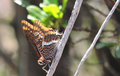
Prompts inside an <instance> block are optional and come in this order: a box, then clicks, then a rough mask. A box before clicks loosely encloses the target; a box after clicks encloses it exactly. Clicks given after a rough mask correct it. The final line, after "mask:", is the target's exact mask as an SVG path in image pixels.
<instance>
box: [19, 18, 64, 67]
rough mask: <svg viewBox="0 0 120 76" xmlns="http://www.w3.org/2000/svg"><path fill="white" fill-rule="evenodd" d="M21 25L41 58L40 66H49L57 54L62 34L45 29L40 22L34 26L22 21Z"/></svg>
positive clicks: (36, 22) (35, 22)
mask: <svg viewBox="0 0 120 76" xmlns="http://www.w3.org/2000/svg"><path fill="white" fill-rule="evenodd" d="M21 25H22V29H23V32H24V35H25V36H26V38H27V40H28V42H29V44H30V45H31V47H32V48H33V50H34V52H35V53H36V55H37V56H38V57H39V60H38V64H39V65H45V64H49V63H50V62H51V61H52V59H53V58H54V56H55V54H56V50H57V46H58V44H59V41H60V39H61V38H62V34H60V33H58V31H56V30H53V29H52V28H47V27H45V26H44V25H42V24H41V23H40V21H38V20H35V21H34V23H33V25H32V24H30V23H28V22H27V21H25V20H22V22H21Z"/></svg>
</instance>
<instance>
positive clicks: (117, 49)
mask: <svg viewBox="0 0 120 76" xmlns="http://www.w3.org/2000/svg"><path fill="white" fill-rule="evenodd" d="M115 55H116V56H117V57H118V58H120V45H118V46H117V48H116V52H115Z"/></svg>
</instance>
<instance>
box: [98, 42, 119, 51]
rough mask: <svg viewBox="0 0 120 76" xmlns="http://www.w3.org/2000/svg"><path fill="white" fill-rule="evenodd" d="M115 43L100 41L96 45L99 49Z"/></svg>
mask: <svg viewBox="0 0 120 76" xmlns="http://www.w3.org/2000/svg"><path fill="white" fill-rule="evenodd" d="M116 44H117V43H105V42H100V43H98V44H97V45H96V48H97V49H101V48H103V47H113V46H115V45H116Z"/></svg>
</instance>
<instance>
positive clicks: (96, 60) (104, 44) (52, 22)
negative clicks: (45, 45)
mask: <svg viewBox="0 0 120 76" xmlns="http://www.w3.org/2000/svg"><path fill="white" fill-rule="evenodd" d="M16 1H17V0H16ZM44 1H48V0H44ZM44 1H43V3H42V0H26V1H23V2H22V3H23V4H19V5H18V4H16V3H15V2H12V1H10V0H0V76H18V75H19V76H45V75H46V73H45V72H44V71H43V70H42V66H40V65H38V64H37V59H38V58H37V56H36V55H35V54H34V52H33V50H32V48H31V47H30V45H29V44H28V42H27V40H26V38H25V36H24V35H23V31H22V28H21V20H23V19H24V20H27V21H29V22H30V23H31V24H32V22H33V21H34V20H36V19H38V20H40V21H41V22H42V23H43V24H44V25H45V26H47V27H52V28H55V29H59V31H60V32H64V29H65V27H66V24H67V20H68V19H69V17H70V15H71V10H72V9H73V5H74V2H75V0H68V2H67V0H58V2H55V5H54V8H55V9H56V10H53V9H51V10H49V9H50V8H51V7H53V5H51V3H52V2H51V3H48V4H50V5H49V6H47V5H48V4H47V3H45V2H44ZM53 1H57V0H53ZM63 1H65V2H63ZM66 2H67V5H66ZM40 4H41V7H42V8H41V7H39V6H40ZM113 4H114V3H113V2H112V1H111V0H84V3H83V5H82V8H81V10H80V13H79V16H78V18H77V20H76V23H75V25H74V28H73V31H72V32H71V35H70V37H69V40H68V42H67V44H66V46H65V49H64V52H63V55H62V58H61V60H60V63H59V65H58V67H57V70H56V72H55V74H54V76H73V75H74V73H75V71H76V68H77V66H78V63H79V61H80V60H81V57H82V56H83V55H84V53H85V52H86V50H87V49H88V47H89V46H90V44H91V42H92V40H93V39H94V36H95V35H96V33H97V32H98V30H99V28H100V26H101V24H102V22H103V21H104V19H105V17H106V15H107V14H108V12H109V10H110V9H111V8H112V6H113ZM29 5H32V6H29ZM43 7H44V8H43ZM119 16H120V12H119V7H118V8H117V10H116V11H115V13H114V15H113V17H112V18H111V20H110V21H109V22H108V23H107V25H106V27H105V28H104V31H103V32H102V34H101V36H100V38H99V40H98V42H97V44H96V46H95V47H94V49H93V51H92V52H91V53H90V54H89V56H88V59H87V60H86V61H85V63H84V65H83V66H82V69H81V70H80V73H79V76H120V74H119V72H120V65H119V64H120V58H119V57H120V54H119V52H120V45H119V43H120V42H119V38H120V37H119V33H120V30H119V28H120V22H119V20H120V19H119V18H120V17H119ZM26 53H27V54H26Z"/></svg>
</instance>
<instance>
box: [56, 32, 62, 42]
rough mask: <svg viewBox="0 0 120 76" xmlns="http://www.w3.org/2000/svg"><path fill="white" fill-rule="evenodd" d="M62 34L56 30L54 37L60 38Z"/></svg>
mask: <svg viewBox="0 0 120 76" xmlns="http://www.w3.org/2000/svg"><path fill="white" fill-rule="evenodd" d="M62 35H63V34H62V33H59V32H58V31H56V38H57V39H59V40H60V39H61V38H62Z"/></svg>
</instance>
